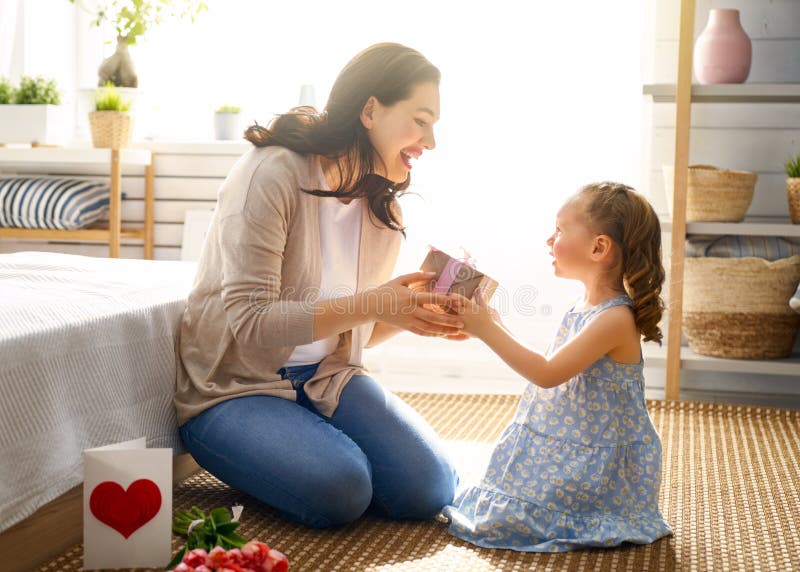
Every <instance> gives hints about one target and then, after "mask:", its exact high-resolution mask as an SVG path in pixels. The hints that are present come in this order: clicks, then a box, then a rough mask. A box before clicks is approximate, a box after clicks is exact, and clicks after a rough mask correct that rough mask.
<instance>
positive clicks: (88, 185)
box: [0, 177, 110, 230]
mask: <svg viewBox="0 0 800 572" xmlns="http://www.w3.org/2000/svg"><path fill="white" fill-rule="evenodd" d="M109 196H110V189H109V186H108V184H107V183H105V182H102V181H89V180H85V179H73V178H52V177H49V178H44V177H42V178H34V177H0V226H4V227H15V228H49V229H58V230H74V229H79V228H84V227H86V226H88V225H90V224H91V223H93V222H94V221H96V220H97V219H99V218H100V217H102V216H103V214H105V212H106V210H107V209H108V203H109Z"/></svg>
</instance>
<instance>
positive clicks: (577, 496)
mask: <svg viewBox="0 0 800 572" xmlns="http://www.w3.org/2000/svg"><path fill="white" fill-rule="evenodd" d="M621 304H628V305H630V304H631V300H630V298H628V297H627V296H617V297H615V298H611V299H610V300H606V301H605V302H603V303H601V304H598V305H597V306H593V307H591V308H587V309H586V310H583V311H579V312H576V311H569V312H567V314H566V315H565V316H564V319H563V320H562V323H561V326H560V328H559V329H558V332H557V333H556V336H555V340H554V342H553V344H552V345H551V347H550V349H549V350H548V355H549V354H552V353H553V352H555V351H556V350H557V349H558V348H559V347H561V346H562V345H563V344H564V343H566V342H567V341H568V340H569V339H571V338H573V337H574V336H575V335H577V333H578V332H580V331H581V329H582V328H583V327H584V326H585V325H586V324H587V323H588V322H589V321H590V320H591V319H592V318H593V317H595V316H596V315H597V314H599V313H600V312H602V311H603V310H606V309H608V308H612V307H614V306H618V305H621ZM643 367H644V362H643V361H642V360H640V362H639V363H637V364H626V363H618V362H615V361H614V360H612V359H611V358H609V357H608V356H603V357H602V358H600V359H599V360H597V361H596V362H595V363H593V364H592V365H590V366H589V367H588V368H587V369H586V370H584V371H583V372H581V373H579V374H578V375H576V376H575V377H573V378H572V379H570V380H569V381H567V382H565V383H562V384H561V385H559V386H557V387H554V388H550V389H544V388H541V387H539V386H537V385H535V384H533V383H531V384H530V385H529V386H528V387H527V388H526V390H525V393H524V394H523V396H522V399H521V400H520V403H519V406H518V408H517V412H516V414H515V416H514V420H513V422H512V423H511V424H510V425H509V426H508V427H507V428H506V429H505V430H504V432H503V434H502V435H501V437H500V440H499V442H498V444H497V445H496V446H495V449H494V451H493V453H492V457H491V460H490V462H489V466H488V467H487V469H486V473H485V474H484V476H483V479H482V480H481V482H480V484H479V485H478V486H471V487H468V488H466V489H464V490H462V491H460V492H459V493H458V495H457V496H456V499H455V500H454V502H453V506H449V507H445V509H444V511H443V513H444V514H445V516H447V517H448V518H449V519H450V532H451V533H452V534H453V535H455V536H457V537H459V538H462V539H464V540H467V541H469V542H472V543H473V544H476V545H478V546H484V547H489V548H510V549H514V550H520V551H525V552H564V551H567V550H575V549H579V548H585V547H591V546H601V547H608V546H616V545H618V544H620V543H622V542H632V543H636V544H648V543H650V542H653V541H655V540H657V539H659V538H661V537H663V536H667V535H669V534H672V530H671V529H670V527H669V525H668V524H667V523H666V521H665V520H664V518H663V516H662V515H661V512H660V511H659V508H658V493H659V488H660V486H661V440H660V439H659V437H658V434H657V433H656V430H655V427H654V426H653V423H652V421H651V419H650V415H649V413H648V412H647V407H646V405H645V398H644V378H643V375H642V370H643Z"/></svg>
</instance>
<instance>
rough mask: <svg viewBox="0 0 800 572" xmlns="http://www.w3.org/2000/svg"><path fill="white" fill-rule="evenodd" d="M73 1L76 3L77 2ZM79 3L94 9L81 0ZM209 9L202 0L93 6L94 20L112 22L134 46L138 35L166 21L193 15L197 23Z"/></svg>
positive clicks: (113, 1) (110, 1) (115, 0)
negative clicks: (199, 16) (198, 17)
mask: <svg viewBox="0 0 800 572" xmlns="http://www.w3.org/2000/svg"><path fill="white" fill-rule="evenodd" d="M69 1H70V2H71V3H72V4H75V2H76V0H69ZM77 3H78V5H79V6H81V7H82V8H84V9H85V10H87V11H90V9H89V8H87V7H86V6H84V5H83V2H82V1H81V0H77ZM206 10H208V6H207V5H206V3H205V2H200V1H198V0H106V1H105V2H102V1H101V2H97V3H96V5H95V6H94V7H93V11H92V12H93V17H94V20H93V21H92V23H93V24H94V25H95V26H98V27H99V26H101V25H102V24H103V22H110V23H111V24H112V25H113V26H114V28H115V29H116V31H117V37H118V38H120V39H121V40H124V41H125V43H126V44H128V45H130V46H133V45H136V39H137V38H139V37H140V36H144V34H145V33H146V32H147V30H149V29H150V28H153V27H155V26H158V25H159V24H161V23H162V22H163V21H165V20H168V19H177V20H182V19H185V18H189V19H190V20H191V21H192V22H194V20H195V18H196V17H197V16H198V15H200V14H201V13H202V12H204V11H206Z"/></svg>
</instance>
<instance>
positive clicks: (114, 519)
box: [89, 479, 161, 538]
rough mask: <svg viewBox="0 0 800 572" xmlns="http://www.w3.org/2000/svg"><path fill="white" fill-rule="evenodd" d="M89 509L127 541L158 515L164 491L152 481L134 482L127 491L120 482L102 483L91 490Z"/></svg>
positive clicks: (140, 480) (141, 480)
mask: <svg viewBox="0 0 800 572" xmlns="http://www.w3.org/2000/svg"><path fill="white" fill-rule="evenodd" d="M89 509H90V510H91V511H92V514H93V515H94V516H95V518H97V520H99V521H100V522H102V523H103V524H105V525H107V526H110V527H111V528H113V529H114V530H116V531H117V532H119V533H120V534H121V535H122V536H124V537H125V538H128V537H129V536H130V535H131V534H133V533H134V532H136V531H137V530H138V529H140V528H141V527H142V526H143V525H144V524H145V523H147V522H148V521H150V520H151V519H152V518H153V517H154V516H155V515H156V514H158V511H159V510H160V509H161V491H160V490H158V485H156V484H155V483H154V482H153V481H151V480H150V479H139V480H138V481H133V482H132V483H131V485H130V486H129V487H128V490H127V491H126V490H125V489H123V488H122V487H121V486H120V485H119V483H115V482H114V481H103V482H102V483H100V484H99V485H97V486H96V487H95V488H94V490H93V491H92V496H90V497H89Z"/></svg>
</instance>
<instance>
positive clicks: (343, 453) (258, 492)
mask: <svg viewBox="0 0 800 572" xmlns="http://www.w3.org/2000/svg"><path fill="white" fill-rule="evenodd" d="M318 365H319V364H313V365H306V366H294V367H288V368H282V369H280V370H279V371H278V372H277V373H278V374H280V375H281V376H282V377H283V379H289V380H290V381H291V382H292V385H293V386H294V387H295V390H296V391H297V401H296V402H295V401H289V400H287V399H282V398H280V397H271V396H266V395H257V396H251V397H238V398H235V399H229V400H227V401H223V402H222V403H219V404H217V405H215V406H214V407H211V408H209V409H207V410H205V411H203V412H202V413H200V414H199V415H197V416H196V417H193V418H191V419H189V420H188V421H187V422H186V423H184V424H183V425H182V426H181V428H180V434H181V438H182V439H183V443H184V445H185V446H186V448H187V449H188V451H189V452H190V453H191V454H192V456H193V457H194V458H195V460H196V461H197V463H198V464H199V465H200V466H202V467H203V468H205V469H206V470H207V471H208V472H210V473H211V474H212V475H214V476H216V477H217V478H218V479H220V480H221V481H223V482H225V483H227V484H228V485H230V486H232V487H234V488H237V489H240V490H242V491H244V492H246V493H248V494H250V495H251V496H254V497H255V498H257V499H259V500H261V501H263V502H264V503H266V504H268V505H270V506H272V507H274V508H276V509H278V510H279V511H281V512H282V513H283V514H285V515H286V516H288V517H289V518H291V519H293V520H295V521H298V522H300V523H303V524H306V525H308V526H313V527H317V528H323V527H328V526H334V525H338V524H344V523H347V522H351V521H354V520H356V519H357V518H358V517H360V516H361V515H362V514H363V513H364V511H365V510H366V509H367V508H368V507H369V506H370V504H372V505H374V506H377V507H378V509H380V510H381V511H382V512H384V513H385V514H387V515H388V516H389V517H390V518H395V519H428V518H431V517H433V516H435V515H436V514H437V513H438V512H439V511H440V510H441V508H442V507H443V506H444V505H447V504H450V503H451V502H452V500H453V494H454V492H455V488H456V486H457V484H458V475H457V474H456V471H455V469H454V468H453V466H452V465H451V463H450V462H449V460H448V459H447V457H446V455H445V454H444V451H443V447H442V443H441V441H440V440H439V438H438V436H437V435H436V433H435V432H434V431H433V429H432V428H431V427H430V426H429V425H428V424H427V423H426V422H425V420H424V419H423V418H422V417H421V416H420V415H419V414H418V413H417V412H416V411H415V410H414V409H412V408H411V407H410V406H409V405H407V404H406V403H404V402H403V401H402V400H401V399H399V398H398V397H397V396H395V395H393V394H392V393H391V392H389V391H387V390H385V389H384V388H383V387H381V386H380V385H379V384H378V383H377V382H376V381H375V380H373V379H372V378H371V377H368V376H366V375H357V376H353V377H352V378H351V379H350V381H349V382H348V383H347V385H346V386H345V388H344V390H343V391H342V394H341V397H340V400H339V406H338V408H337V409H336V411H335V413H334V414H333V416H332V417H330V418H327V417H325V416H323V415H321V414H320V413H319V412H318V411H317V410H316V409H315V408H314V406H313V405H312V404H311V402H310V401H309V400H308V398H307V397H306V395H305V393H304V391H303V385H304V383H305V382H306V381H307V380H308V379H310V378H311V376H313V375H314V372H315V371H316V370H317V366H318Z"/></svg>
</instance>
